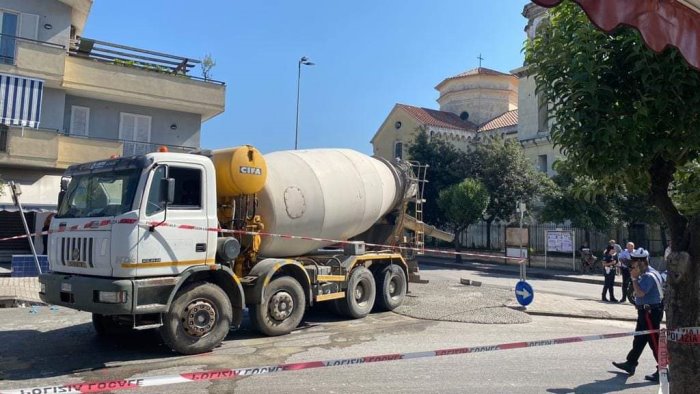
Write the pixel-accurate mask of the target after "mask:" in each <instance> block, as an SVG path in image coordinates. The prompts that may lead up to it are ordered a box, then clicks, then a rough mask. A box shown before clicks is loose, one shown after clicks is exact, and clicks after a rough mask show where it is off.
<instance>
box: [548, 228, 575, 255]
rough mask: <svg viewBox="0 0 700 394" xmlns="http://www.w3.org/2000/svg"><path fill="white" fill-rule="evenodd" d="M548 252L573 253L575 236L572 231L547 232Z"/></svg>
mask: <svg viewBox="0 0 700 394" xmlns="http://www.w3.org/2000/svg"><path fill="white" fill-rule="evenodd" d="M547 251H548V252H561V253H573V252H574V234H573V232H572V231H559V230H554V231H547Z"/></svg>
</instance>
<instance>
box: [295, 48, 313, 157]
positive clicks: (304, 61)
mask: <svg viewBox="0 0 700 394" xmlns="http://www.w3.org/2000/svg"><path fill="white" fill-rule="evenodd" d="M302 64H303V65H305V66H313V65H314V63H312V62H310V61H309V58H308V57H306V56H302V57H301V59H299V65H298V66H299V67H298V72H297V122H296V127H295V129H294V150H297V148H298V147H299V91H300V87H301V65H302Z"/></svg>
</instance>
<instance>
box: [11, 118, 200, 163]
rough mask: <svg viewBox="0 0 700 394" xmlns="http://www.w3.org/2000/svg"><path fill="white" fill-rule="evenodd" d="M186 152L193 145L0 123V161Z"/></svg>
mask: <svg viewBox="0 0 700 394" xmlns="http://www.w3.org/2000/svg"><path fill="white" fill-rule="evenodd" d="M161 146H165V147H167V148H168V151H169V152H175V153H189V152H193V151H196V150H198V148H196V147H191V146H182V145H174V144H163V143H156V142H141V141H131V140H119V139H111V138H94V137H83V136H75V135H70V134H66V133H63V132H61V131H59V130H55V129H34V128H24V129H23V128H21V127H16V126H10V127H8V126H4V125H0V164H5V165H8V164H9V165H23V166H33V167H49V168H66V167H68V166H69V165H72V164H78V163H83V162H88V161H94V160H101V159H106V158H109V157H110V156H112V155H120V156H133V155H138V154H145V153H150V152H156V151H157V150H158V148H160V147H161Z"/></svg>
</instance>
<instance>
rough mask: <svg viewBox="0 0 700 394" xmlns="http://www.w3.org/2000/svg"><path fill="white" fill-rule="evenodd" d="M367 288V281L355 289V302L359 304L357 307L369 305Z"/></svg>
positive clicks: (360, 283)
mask: <svg viewBox="0 0 700 394" xmlns="http://www.w3.org/2000/svg"><path fill="white" fill-rule="evenodd" d="M365 286H366V283H365V281H361V282H359V283H358V284H357V287H355V291H354V292H353V293H354V294H355V302H356V303H357V305H364V304H366V303H367V299H368V298H369V292H368V291H367V289H366V288H365Z"/></svg>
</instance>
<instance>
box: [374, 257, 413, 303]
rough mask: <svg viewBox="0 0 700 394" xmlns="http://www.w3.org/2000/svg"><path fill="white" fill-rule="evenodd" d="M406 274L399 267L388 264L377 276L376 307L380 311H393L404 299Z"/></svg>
mask: <svg viewBox="0 0 700 394" xmlns="http://www.w3.org/2000/svg"><path fill="white" fill-rule="evenodd" d="M406 283H407V281H406V274H404V272H403V270H402V269H401V267H399V266H398V265H396V264H390V265H388V266H386V267H384V268H382V270H381V271H379V273H378V275H377V292H378V293H379V294H378V295H377V305H376V309H377V310H380V311H393V310H394V309H396V308H397V307H398V306H399V305H401V303H403V299H404V298H405V297H406V288H407V286H406Z"/></svg>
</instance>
